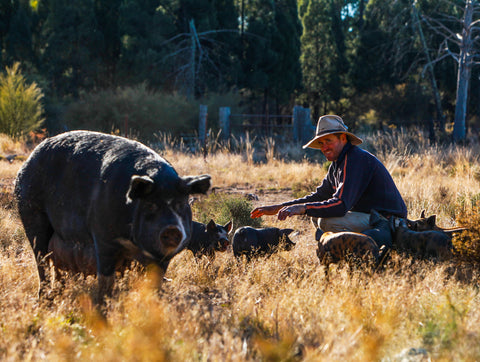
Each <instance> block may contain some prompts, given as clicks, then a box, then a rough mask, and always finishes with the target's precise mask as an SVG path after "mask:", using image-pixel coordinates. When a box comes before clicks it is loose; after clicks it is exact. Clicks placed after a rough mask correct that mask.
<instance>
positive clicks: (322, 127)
mask: <svg viewBox="0 0 480 362" xmlns="http://www.w3.org/2000/svg"><path fill="white" fill-rule="evenodd" d="M334 133H345V134H346V135H347V138H348V140H349V141H350V143H351V144H352V145H359V144H360V143H362V142H363V141H362V140H361V139H360V138H358V137H357V136H355V135H354V134H353V133H351V132H348V127H347V126H346V125H345V123H343V119H342V117H340V116H336V115H333V114H327V115H326V116H321V117H320V118H319V119H318V123H317V131H316V132H315V137H314V138H313V139H312V140H311V141H310V142H308V143H307V144H306V145H304V146H303V148H307V147H309V148H316V149H320V146H319V144H318V139H319V138H321V137H323V136H326V135H329V134H334Z"/></svg>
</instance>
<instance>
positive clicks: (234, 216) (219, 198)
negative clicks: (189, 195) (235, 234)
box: [192, 193, 262, 228]
mask: <svg viewBox="0 0 480 362" xmlns="http://www.w3.org/2000/svg"><path fill="white" fill-rule="evenodd" d="M252 209H253V206H252V203H251V202H250V201H249V200H247V199H246V198H244V197H239V196H234V195H227V194H215V193H212V194H210V195H209V196H208V197H206V198H204V199H203V200H197V201H196V202H194V203H193V205H192V212H193V216H194V220H196V221H199V222H202V223H208V222H209V221H210V219H213V220H214V221H215V222H216V223H217V224H222V225H223V224H226V223H227V222H228V221H230V220H233V225H234V227H235V228H238V227H240V226H252V227H261V224H262V222H261V220H260V219H252V218H250V212H251V211H252Z"/></svg>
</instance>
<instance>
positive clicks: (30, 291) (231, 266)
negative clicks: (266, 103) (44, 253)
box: [0, 135, 480, 361]
mask: <svg viewBox="0 0 480 362" xmlns="http://www.w3.org/2000/svg"><path fill="white" fill-rule="evenodd" d="M405 137H406V136H405ZM377 138H378V135H377ZM392 139H393V140H395V142H397V143H399V147H400V146H401V147H405V145H406V144H408V139H404V138H402V137H392ZM269 147H275V148H276V149H277V148H278V147H277V145H272V144H271V143H270V145H269ZM289 147H291V146H289ZM298 147H300V145H298ZM245 149H246V148H244V150H245ZM478 150H479V148H478V145H477V146H472V147H443V148H442V147H432V148H429V147H427V146H422V147H419V148H418V147H417V149H415V152H413V151H412V152H405V148H404V149H403V150H402V149H399V148H396V147H395V146H391V152H390V153H388V152H381V154H380V155H379V157H380V158H381V160H382V161H383V162H384V164H385V165H386V167H387V168H388V169H389V171H390V172H391V173H392V175H393V176H394V180H395V182H396V184H397V185H398V187H399V189H400V192H401V193H402V195H403V196H404V197H405V200H406V201H407V204H408V208H409V216H411V217H412V218H416V217H418V216H419V214H420V211H421V210H422V209H426V210H427V214H428V215H429V214H432V213H436V214H437V220H438V221H437V222H438V223H439V224H440V225H442V226H453V225H455V224H456V222H457V221H458V220H463V218H465V217H466V216H465V215H464V214H462V217H461V218H459V217H458V215H460V213H459V210H460V209H461V208H466V209H468V208H472V204H473V203H475V201H476V200H478V194H479V193H480V185H479V183H480V177H479V170H480V161H479V158H478V157H479V154H478V152H479V151H478ZM242 152H244V151H241V152H240V151H238V152H228V151H227V150H226V149H222V148H220V147H219V148H218V150H217V151H216V152H215V153H208V154H207V155H206V157H204V155H203V154H191V153H181V152H175V149H174V148H173V147H172V148H170V149H169V148H166V149H164V150H163V152H162V154H163V155H164V156H165V157H166V158H167V159H168V160H169V161H170V162H171V163H172V164H173V165H174V166H175V168H176V169H177V171H178V172H179V174H181V175H186V174H201V173H209V174H211V175H212V182H213V186H214V187H216V188H217V191H216V192H217V193H218V194H219V195H220V196H221V195H222V193H223V192H227V191H228V192H229V193H236V194H237V195H238V196H240V197H242V195H245V194H247V193H255V194H256V195H257V196H258V198H259V200H258V201H253V204H254V205H258V204H264V203H273V202H277V201H285V200H287V199H289V198H292V197H293V193H295V192H302V191H304V192H310V191H314V186H313V185H315V184H316V182H317V181H318V180H321V179H322V178H323V176H324V175H325V173H326V167H324V165H322V164H321V163H318V162H313V161H308V160H307V159H300V160H298V161H292V160H290V159H288V160H287V159H283V158H282V156H281V153H280V152H278V153H275V155H276V156H275V157H273V156H271V155H272V153H270V156H269V160H268V162H267V161H266V160H265V161H263V162H249V160H248V158H247V157H246V156H245V155H244V154H242ZM270 152H272V151H271V149H270ZM21 163H22V161H14V162H13V163H9V162H8V161H0V178H1V179H2V180H3V181H4V182H6V183H5V185H4V186H3V189H2V190H3V192H4V195H3V196H2V198H1V199H0V206H1V209H0V217H1V221H0V231H1V235H2V236H1V238H0V240H1V247H0V290H1V291H2V297H1V298H0V331H1V333H0V359H1V360H7V361H24V360H34V361H36V360H49V361H77V360H104V361H119V360H121V361H162V360H165V361H172V360H173V361H184V360H185V361H258V360H267V361H276V360H292V361H295V360H305V361H340V360H344V361H380V360H385V361H389V360H392V361H393V360H395V356H398V355H399V354H401V353H402V352H404V351H405V350H408V349H410V348H417V349H424V350H425V351H426V353H428V356H429V358H430V359H431V360H442V361H453V360H462V361H475V360H480V347H479V346H480V331H479V329H478V325H480V299H479V295H478V287H479V285H478V277H479V269H478V265H477V264H475V261H473V262H472V261H471V260H470V261H468V262H462V261H460V260H457V259H453V260H451V261H448V262H442V263H435V262H434V261H428V260H426V261H421V260H415V259H412V258H410V257H408V256H402V255H399V254H396V253H394V252H393V253H391V256H390V259H389V260H388V261H387V263H386V266H385V269H384V270H380V271H378V272H377V273H375V274H373V275H369V274H368V273H363V272H361V271H354V272H353V274H352V273H350V271H349V269H348V268H347V267H345V266H342V265H338V266H337V265H331V266H330V273H329V274H330V278H329V279H328V280H327V278H326V277H325V270H324V267H322V266H320V265H319V262H318V259H317V257H316V254H315V251H316V242H315V240H314V238H313V228H312V226H311V224H310V221H309V220H308V219H307V218H305V217H295V218H291V219H288V220H287V221H283V222H281V221H278V220H276V219H275V218H274V217H273V216H266V217H263V223H264V224H265V225H266V226H276V227H281V228H282V227H291V228H294V229H295V230H297V231H298V234H297V235H295V236H291V239H292V241H294V242H296V243H297V245H296V247H295V248H294V249H293V250H291V251H283V252H280V253H278V254H274V255H272V256H271V257H269V258H259V259H255V260H253V261H252V262H251V263H246V262H245V261H244V260H236V259H235V258H234V257H233V255H232V252H231V251H227V252H225V253H218V254H217V255H216V258H215V260H214V261H213V262H209V261H208V260H207V259H206V258H204V259H201V260H199V261H196V260H195V258H194V257H193V255H192V253H191V252H189V251H184V252H182V253H180V254H179V255H178V256H176V257H175V258H174V259H173V260H172V262H171V264H170V266H169V269H168V270H167V274H166V277H167V278H168V280H169V281H166V282H165V283H164V284H163V287H162V289H161V290H160V291H159V290H156V289H155V287H154V286H155V285H156V281H155V274H150V273H149V272H143V271H140V270H137V269H134V270H132V271H129V272H127V273H126V274H125V276H124V277H123V278H122V279H120V280H118V283H117V284H116V289H115V292H114V296H113V298H112V299H111V300H109V301H108V303H107V308H106V318H105V319H104V318H102V317H101V316H100V315H99V313H98V311H97V310H96V309H95V307H94V306H93V305H92V302H91V298H92V296H93V295H94V293H95V290H96V280H95V278H93V277H88V278H86V279H85V278H82V277H81V276H71V275H67V276H65V278H64V279H63V284H61V283H59V282H57V283H56V285H55V286H53V287H51V289H50V290H49V292H50V293H49V299H47V300H37V298H36V296H35V293H36V288H37V283H38V281H37V276H36V266H35V262H34V259H33V255H32V252H31V249H30V246H29V244H28V241H27V240H26V238H25V235H24V232H23V228H22V227H21V224H20V221H19V219H18V216H17V214H16V212H15V209H14V208H12V202H11V201H12V195H11V192H12V184H11V181H12V180H13V177H14V175H15V174H16V172H17V170H18V168H19V167H20V166H21ZM472 210H475V209H472ZM470 218H472V219H473V218H475V220H477V219H476V218H478V214H473V216H470ZM470 238H478V234H471V235H470ZM478 244H479V243H478V241H477V242H475V243H471V244H468V245H472V246H471V247H477V245H478ZM477 262H478V260H477ZM118 277H119V278H120V276H118Z"/></svg>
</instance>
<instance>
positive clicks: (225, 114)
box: [218, 107, 231, 140]
mask: <svg viewBox="0 0 480 362" xmlns="http://www.w3.org/2000/svg"><path fill="white" fill-rule="evenodd" d="M230 112H231V111H230V107H220V109H219V112H218V113H219V123H220V124H219V125H220V129H221V131H222V136H223V137H222V138H223V139H224V140H227V139H229V138H230Z"/></svg>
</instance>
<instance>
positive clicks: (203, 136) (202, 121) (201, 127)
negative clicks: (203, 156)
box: [198, 104, 208, 148]
mask: <svg viewBox="0 0 480 362" xmlns="http://www.w3.org/2000/svg"><path fill="white" fill-rule="evenodd" d="M207 111H208V106H206V105H203V104H201V105H200V112H199V117H198V138H199V140H200V144H201V145H202V147H203V148H205V143H206V142H207V114H208V113H207Z"/></svg>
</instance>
